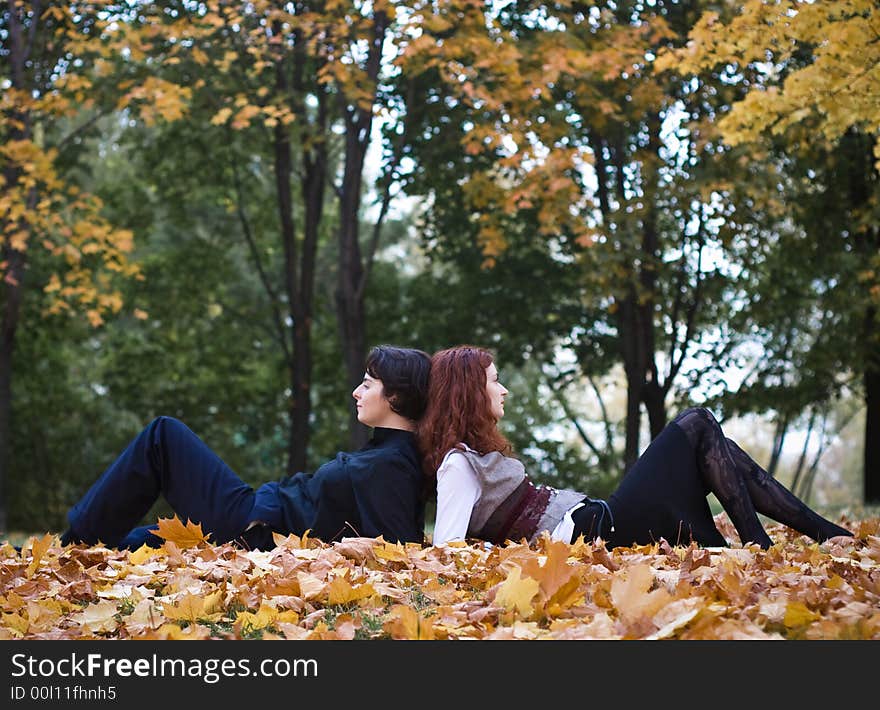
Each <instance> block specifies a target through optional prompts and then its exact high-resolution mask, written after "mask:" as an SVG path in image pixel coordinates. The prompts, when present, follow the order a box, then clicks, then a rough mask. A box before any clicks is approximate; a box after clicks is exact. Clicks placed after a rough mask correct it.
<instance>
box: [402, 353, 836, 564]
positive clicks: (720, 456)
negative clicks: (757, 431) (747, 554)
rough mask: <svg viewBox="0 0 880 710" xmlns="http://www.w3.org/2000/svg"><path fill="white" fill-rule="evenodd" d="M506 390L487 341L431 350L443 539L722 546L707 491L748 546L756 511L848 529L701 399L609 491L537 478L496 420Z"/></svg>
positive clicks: (429, 436)
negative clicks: (768, 467) (803, 495)
mask: <svg viewBox="0 0 880 710" xmlns="http://www.w3.org/2000/svg"><path fill="white" fill-rule="evenodd" d="M507 394H508V391H507V389H506V388H505V387H504V385H502V384H501V382H499V381H498V370H497V369H496V367H495V363H494V360H493V357H492V354H491V353H490V352H489V351H487V350H484V349H482V348H478V347H472V346H459V347H454V348H450V349H448V350H442V351H440V352H438V353H436V354H435V355H434V356H433V358H432V359H431V379H430V384H429V388H428V408H427V411H426V412H425V416H424V417H423V419H422V420H421V422H420V424H419V427H418V439H419V446H420V448H421V451H422V454H423V457H424V458H423V465H424V468H425V472H426V475H427V476H428V479H429V481H430V482H431V484H434V485H436V489H437V516H436V522H435V526H434V534H433V540H432V542H433V543H434V544H435V545H439V544H443V543H445V542H447V541H449V540H463V539H466V538H478V539H482V540H486V541H489V542H493V543H501V542H504V541H505V540H520V539H523V538H525V539H526V540H528V541H529V542H532V541H534V540H535V539H536V537H537V536H538V535H540V534H541V533H542V532H543V531H548V532H549V533H550V534H551V537H552V538H553V539H555V540H563V541H565V542H573V541H574V540H576V539H577V538H578V536H580V535H583V536H584V537H585V538H586V539H593V538H597V537H601V538H602V539H603V540H604V541H605V542H606V544H607V545H608V546H609V547H617V546H629V545H632V544H637V543H640V544H645V543H650V542H654V541H658V540H660V538H665V539H666V540H667V542H669V543H671V544H688V543H690V542H691V541H695V542H697V543H698V544H700V545H704V546H726V545H727V544H728V543H727V540H725V538H724V537H723V536H722V535H721V533H720V532H719V531H718V528H717V527H715V522H714V520H713V518H712V513H711V511H710V509H709V505H708V502H707V500H706V496H707V494H708V493H714V494H715V495H716V497H717V498H718V500H719V501H720V502H721V505H722V506H724V510H725V511H726V512H727V514H728V516H729V517H730V519H731V522H733V524H734V526H735V528H736V531H737V533H738V534H739V537H740V539H741V541H742V542H743V543H744V544H745V543H757V544H758V545H760V546H761V547H762V548H765V549H766V548H768V547H769V546H770V545H771V544H772V541H771V540H770V537H769V536H768V535H767V533H766V531H765V530H764V527H763V526H762V525H761V522H760V520H759V519H758V515H757V513H762V514H763V515H766V516H768V517H770V518H772V519H774V520H777V521H779V522H781V523H783V524H785V525H788V526H789V527H791V528H794V529H795V530H797V531H798V532H800V533H802V534H804V535H808V536H809V537H811V538H813V539H815V540H819V541H822V540H826V539H828V538H830V537H835V536H838V535H847V536H851V535H852V533H850V532H849V531H848V530H845V529H844V528H842V527H840V526H839V525H835V524H834V523H833V522H831V521H829V520H826V519H825V518H823V517H822V516H820V515H819V514H817V513H816V512H815V511H813V510H811V509H810V508H808V507H807V506H806V505H805V504H804V503H803V501H801V500H800V499H798V498H797V497H796V496H795V495H794V494H792V493H791V492H790V491H789V490H788V489H786V488H785V487H784V486H782V485H781V484H780V483H778V482H777V481H776V480H775V479H773V478H772V477H771V476H770V475H769V474H768V473H767V472H766V471H764V470H763V469H762V468H761V467H760V466H759V465H758V464H757V463H755V462H754V461H753V460H752V459H751V458H750V457H749V456H748V454H746V453H745V452H744V451H743V450H742V449H740V448H739V446H737V444H736V443H735V442H733V441H732V440H731V439H728V438H726V437H725V436H724V433H723V432H722V431H721V427H720V426H719V424H718V422H717V421H716V420H715V418H714V417H713V416H712V414H711V413H710V412H709V411H708V410H706V409H700V408H695V409H688V410H686V411H684V412H683V413H682V414H680V415H679V416H678V417H677V418H676V419H675V421H673V422H672V423H671V424H669V425H668V426H667V427H666V428H665V429H664V430H663V431H662V432H660V434H659V435H658V436H657V437H656V438H655V439H654V441H653V442H651V445H650V446H649V447H648V448H647V449H646V450H645V452H644V453H643V454H642V456H641V457H639V459H638V461H637V462H636V463H635V465H634V466H633V468H632V469H631V470H630V471H629V472H628V473H627V475H626V476H625V477H624V479H623V480H622V481H621V483H620V485H619V486H618V487H617V489H616V490H615V491H614V493H612V494H611V496H610V497H609V498H608V500H607V501H605V500H600V499H593V498H589V497H588V496H586V495H584V494H583V493H578V492H576V491H571V490H561V489H555V488H551V487H547V486H535V485H534V484H532V483H531V481H529V478H528V476H526V474H525V471H524V467H523V465H522V463H521V462H520V461H519V460H517V459H516V458H512V457H511V456H510V453H511V446H510V443H509V442H508V441H507V439H505V438H504V436H503V435H502V434H501V433H500V432H499V431H498V428H497V423H498V420H499V419H501V417H502V416H504V400H505V397H506V396H507ZM435 476H436V478H435Z"/></svg>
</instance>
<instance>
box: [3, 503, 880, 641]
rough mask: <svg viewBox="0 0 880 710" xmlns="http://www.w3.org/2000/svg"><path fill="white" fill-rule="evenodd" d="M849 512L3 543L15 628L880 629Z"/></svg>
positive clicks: (152, 631) (864, 540)
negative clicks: (534, 536)
mask: <svg viewBox="0 0 880 710" xmlns="http://www.w3.org/2000/svg"><path fill="white" fill-rule="evenodd" d="M716 521H717V523H718V526H719V529H720V530H721V531H722V533H724V534H725V536H726V537H727V539H728V540H736V539H737V538H736V537H735V534H734V533H733V531H732V528H730V525H729V521H727V519H726V517H725V516H724V515H723V514H722V515H719V516H718V517H717V518H716ZM848 527H849V528H850V529H852V530H854V531H855V533H856V535H855V537H853V538H845V537H844V538H833V539H831V540H829V541H826V542H825V543H823V544H821V545H820V544H816V543H813V542H812V541H810V540H809V539H808V538H806V537H802V536H800V535H798V534H797V533H796V532H794V531H793V530H791V529H789V528H785V527H783V526H770V527H769V528H768V532H769V533H770V535H771V537H772V538H773V540H774V543H775V544H774V545H773V546H772V547H771V548H770V549H769V550H766V551H764V550H761V549H760V548H759V547H757V546H755V545H748V546H744V547H742V546H732V547H730V548H700V547H698V546H696V545H690V546H686V547H685V546H677V547H673V546H670V545H668V544H667V543H666V542H665V541H661V542H659V543H656V544H653V545H645V546H633V547H629V548H616V549H614V550H611V551H609V550H606V549H605V547H604V546H603V545H601V544H600V543H598V542H594V541H590V542H584V541H582V540H579V541H578V542H575V543H573V544H571V545H569V544H566V543H562V542H553V541H551V540H550V539H549V537H546V536H545V537H543V538H542V539H541V540H539V541H538V542H537V543H535V544H534V545H531V546H529V545H526V544H524V543H513V542H509V543H507V544H506V545H503V546H488V545H484V544H481V543H477V542H474V543H473V544H466V543H459V544H452V545H448V546H445V547H444V546H441V547H432V546H426V547H423V546H420V545H413V544H407V545H401V544H392V543H388V542H386V541H385V540H383V539H382V538H378V539H374V538H346V539H344V540H342V541H341V542H336V543H331V544H326V543H322V542H320V541H318V540H315V539H312V538H309V537H308V535H306V536H303V537H297V536H295V535H290V536H287V537H283V536H280V535H276V537H275V541H276V543H277V547H275V548H274V549H272V550H268V551H255V550H250V551H248V550H244V549H241V548H239V547H236V546H234V545H232V544H224V545H217V546H215V545H212V544H211V543H210V541H209V539H208V538H207V536H205V535H203V534H202V531H201V528H200V527H199V526H198V525H194V524H192V523H190V522H188V523H187V524H186V525H184V524H183V523H182V522H181V521H180V520H178V519H176V518H172V519H165V520H162V521H160V530H159V535H160V537H162V538H163V539H164V540H165V542H164V544H163V545H162V547H160V548H157V549H153V548H148V547H142V548H141V549H139V550H137V551H134V552H130V551H127V550H115V549H108V548H106V547H104V546H101V545H96V546H92V547H87V546H84V545H69V546H66V547H61V546H60V545H59V543H58V538H57V537H55V536H52V535H46V536H44V537H43V538H31V539H30V540H29V541H28V542H27V543H26V544H25V545H24V547H23V549H22V552H21V553H19V552H18V551H16V550H15V548H13V547H12V546H11V545H9V544H8V543H5V544H3V545H2V546H0V639H20V638H27V639H99V638H101V639H103V638H109V639H209V638H220V639H248V638H263V639H269V638H273V639H368V638H393V639H551V638H552V639H666V638H678V639H880V518H869V519H867V520H863V521H861V522H859V523H854V524H848Z"/></svg>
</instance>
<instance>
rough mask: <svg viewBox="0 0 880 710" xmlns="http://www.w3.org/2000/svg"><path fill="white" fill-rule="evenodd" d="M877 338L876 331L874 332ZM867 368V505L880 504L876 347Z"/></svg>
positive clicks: (872, 323) (872, 322) (872, 319)
mask: <svg viewBox="0 0 880 710" xmlns="http://www.w3.org/2000/svg"><path fill="white" fill-rule="evenodd" d="M876 320H877V314H876V310H875V309H873V308H871V309H869V312H868V315H867V317H866V321H867V325H868V327H875V328H876ZM874 337H875V338H876V333H875V334H874ZM872 355H873V356H869V357H868V360H867V367H866V369H865V375H864V382H865V454H864V465H865V472H864V497H865V505H878V504H880V352H878V351H877V348H876V347H875V349H874V353H873V354H872Z"/></svg>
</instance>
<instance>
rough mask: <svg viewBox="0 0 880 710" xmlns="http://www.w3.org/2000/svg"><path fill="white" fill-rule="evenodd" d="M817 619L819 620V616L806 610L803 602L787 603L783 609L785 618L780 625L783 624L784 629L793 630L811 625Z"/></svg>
mask: <svg viewBox="0 0 880 710" xmlns="http://www.w3.org/2000/svg"><path fill="white" fill-rule="evenodd" d="M819 618H821V615H820V614H817V613H816V612H815V611H813V610H812V609H810V608H808V607H807V606H806V605H805V604H804V603H803V602H789V603H788V605H787V606H786V607H785V616H784V617H783V619H782V623H783V624H785V626H786V628H789V629H793V628H796V627H798V626H804V625H806V624H811V623H813V622H814V621H816V619H819Z"/></svg>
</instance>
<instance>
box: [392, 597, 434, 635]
mask: <svg viewBox="0 0 880 710" xmlns="http://www.w3.org/2000/svg"><path fill="white" fill-rule="evenodd" d="M389 617H390V619H389V621H388V622H386V624H385V630H386V631H388V632H389V633H390V634H391V638H395V639H409V640H414V641H415V640H420V639H421V640H428V641H430V640H432V639H434V638H435V636H434V626H433V624H432V622H431V620H430V619H424V618H422V617H421V616H419V614H418V612H417V611H416V610H415V609H413V608H412V607H409V606H406V605H404V604H395V605H394V606H392V607H391V611H390V613H389Z"/></svg>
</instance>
